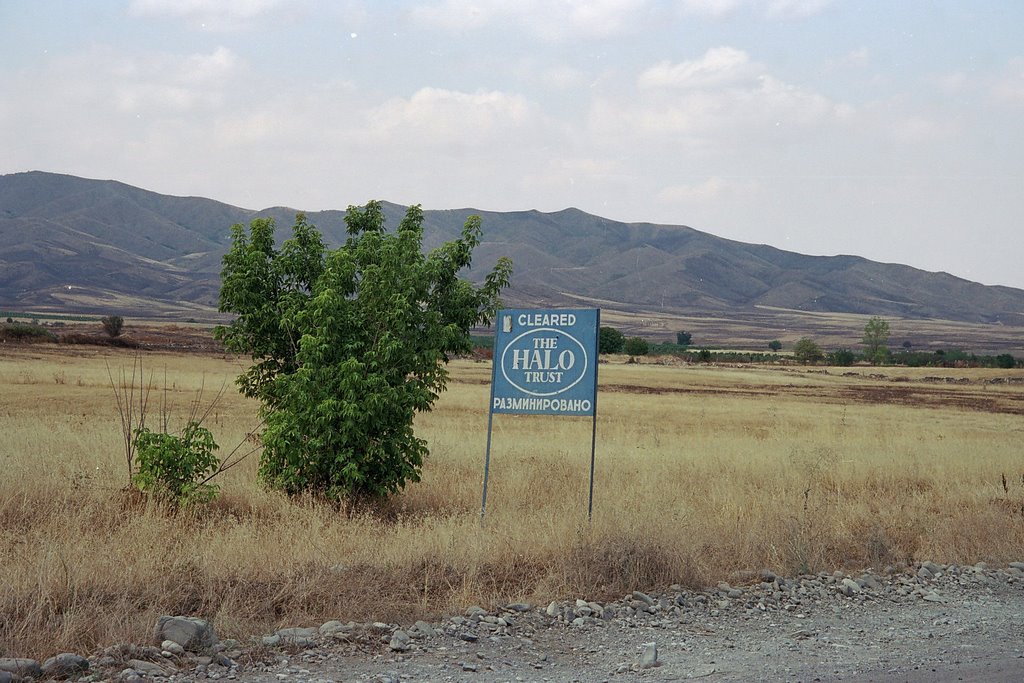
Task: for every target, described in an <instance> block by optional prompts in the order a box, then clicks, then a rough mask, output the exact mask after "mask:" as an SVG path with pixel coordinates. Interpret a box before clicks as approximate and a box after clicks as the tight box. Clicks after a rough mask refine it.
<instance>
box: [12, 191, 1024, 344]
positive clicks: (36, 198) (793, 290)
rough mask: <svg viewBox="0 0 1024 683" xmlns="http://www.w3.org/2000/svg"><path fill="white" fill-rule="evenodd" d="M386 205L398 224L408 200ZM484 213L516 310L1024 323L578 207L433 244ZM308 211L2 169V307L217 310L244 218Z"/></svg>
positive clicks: (964, 301)
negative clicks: (478, 223)
mask: <svg viewBox="0 0 1024 683" xmlns="http://www.w3.org/2000/svg"><path fill="white" fill-rule="evenodd" d="M385 208H386V213H387V215H388V219H389V224H390V225H394V224H396V223H397V221H398V219H399V218H400V216H401V215H402V212H403V208H402V207H400V206H397V205H393V204H386V205H385ZM473 213H477V214H480V215H481V216H482V218H483V225H484V240H485V241H484V242H483V243H482V244H481V246H480V248H479V250H478V252H477V254H476V255H475V263H477V264H479V265H480V266H486V265H487V264H490V263H493V261H494V260H495V259H496V258H497V257H499V256H506V255H507V256H511V257H512V259H513V261H514V263H515V275H514V277H513V283H512V287H511V289H510V291H509V292H508V294H507V296H506V299H507V301H508V302H509V303H513V304H517V305H524V306H525V305H529V306H542V305H552V306H557V305H581V304H586V303H587V302H597V303H598V304H599V305H601V306H602V307H608V308H612V309H615V310H618V311H622V312H627V313H628V312H641V311H642V312H645V313H656V314H661V315H675V314H678V315H722V314H739V313H751V312H755V311H766V310H776V309H782V310H786V311H803V312H820V313H837V314H863V315H883V316H891V317H898V318H907V319H942V320H950V321H959V322H964V323H984V324H991V323H994V324H1001V325H1011V326H1024V290H1019V289H1013V288H1009V287H992V286H985V285H981V284H977V283H974V282H970V281H967V280H964V279H962V278H957V277H954V276H952V275H949V274H945V273H930V272H925V271H921V270H917V269H915V268H911V267H909V266H904V265H893V264H882V263H877V262H873V261H869V260H867V259H864V258H860V257H857V256H831V257H822V256H805V255H801V254H796V253H793V252H787V251H782V250H780V249H776V248H774V247H771V246H767V245H754V244H745V243H741V242H735V241H732V240H727V239H722V238H719V237H715V236H714V235H710V234H708V233H704V232H700V231H698V230H694V229H692V228H689V227H685V226H668V225H653V224H647V223H620V222H616V221H611V220H608V219H605V218H601V217H598V216H593V215H590V214H587V213H584V212H582V211H579V210H577V209H565V210H563V211H558V212H555V213H541V212H538V211H520V212H506V213H497V212H487V211H475V210H472V209H458V210H443V211H426V212H425V224H426V238H425V241H426V246H427V247H428V248H431V247H433V246H436V245H438V244H440V243H441V242H443V241H445V240H447V239H450V238H451V237H452V236H454V235H456V234H457V233H458V232H459V230H460V229H461V226H462V224H463V223H464V221H465V219H466V218H467V217H468V216H469V215H471V214H473ZM294 214H295V210H294V209H288V208H283V207H274V208H269V209H264V210H261V211H254V210H251V209H243V208H239V207H234V206H230V205H227V204H222V203H220V202H216V201H213V200H210V199H205V198H199V197H170V196H166V195H161V194H157V193H154V192H149V191H147V190H142V189H139V188H135V187H132V186H130V185H125V184H123V183H119V182H114V181H102V180H87V179H82V178H76V177H73V176H67V175H56V174H51V173H42V172H31V173H18V174H12V175H5V176H0V307H2V308H5V309H16V310H20V309H44V310H65V311H80V312H109V311H111V310H118V311H122V312H124V313H125V314H142V313H148V314H160V313H166V314H169V315H170V314H181V313H184V312H188V311H192V312H207V313H208V312H210V311H212V310H213V309H214V308H215V307H216V299H217V289H218V286H219V278H218V274H219V271H220V260H221V257H222V255H223V254H224V252H225V250H226V249H227V247H228V245H229V237H230V226H231V225H232V224H234V223H247V222H248V221H249V220H251V219H252V218H254V217H256V216H259V215H269V216H273V217H274V218H275V220H276V221H277V223H278V226H279V237H280V238H284V237H287V236H288V227H289V226H290V225H291V221H292V219H293V218H294ZM309 218H310V220H311V221H312V222H313V223H314V224H315V225H317V227H319V228H320V230H321V231H322V232H323V233H324V235H325V237H326V239H327V241H328V242H329V243H331V244H338V243H340V242H341V241H342V240H344V237H345V230H344V212H343V211H324V212H312V213H310V214H309ZM481 270H482V269H481ZM475 274H476V271H471V272H470V276H471V277H472V276H473V275H475Z"/></svg>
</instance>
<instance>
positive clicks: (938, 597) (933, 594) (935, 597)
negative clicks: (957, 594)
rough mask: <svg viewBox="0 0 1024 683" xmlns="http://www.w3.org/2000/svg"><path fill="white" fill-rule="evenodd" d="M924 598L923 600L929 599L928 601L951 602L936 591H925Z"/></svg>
mask: <svg viewBox="0 0 1024 683" xmlns="http://www.w3.org/2000/svg"><path fill="white" fill-rule="evenodd" d="M922 599H923V600H927V601H928V602H939V603H943V602H949V600H947V599H946V598H945V597H944V596H942V595H939V594H938V593H936V592H935V591H931V592H929V593H925V594H924V595H923V596H922Z"/></svg>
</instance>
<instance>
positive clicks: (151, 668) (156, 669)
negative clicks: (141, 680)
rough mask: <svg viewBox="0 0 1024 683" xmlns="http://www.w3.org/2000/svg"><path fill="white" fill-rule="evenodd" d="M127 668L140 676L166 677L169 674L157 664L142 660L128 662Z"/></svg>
mask: <svg viewBox="0 0 1024 683" xmlns="http://www.w3.org/2000/svg"><path fill="white" fill-rule="evenodd" d="M128 668H129V669H131V670H132V671H133V672H135V673H136V674H138V675H140V676H166V675H168V674H169V673H170V671H169V670H167V669H165V668H164V667H162V666H160V665H159V664H155V663H153V662H147V661H145V660H142V659H130V660H128ZM122 673H123V672H122ZM129 675H130V674H129ZM126 678H127V676H126Z"/></svg>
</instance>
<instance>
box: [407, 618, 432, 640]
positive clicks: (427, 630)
mask: <svg viewBox="0 0 1024 683" xmlns="http://www.w3.org/2000/svg"><path fill="white" fill-rule="evenodd" d="M412 627H413V629H415V630H416V632H417V633H419V634H420V635H421V636H423V637H424V638H433V637H434V636H436V635H437V629H435V628H434V627H433V626H431V625H430V624H428V623H427V622H425V621H423V620H422V619H421V620H419V621H417V622H416V623H415V624H413V625H412Z"/></svg>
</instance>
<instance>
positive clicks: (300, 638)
mask: <svg viewBox="0 0 1024 683" xmlns="http://www.w3.org/2000/svg"><path fill="white" fill-rule="evenodd" d="M274 635H276V636H278V637H279V638H280V640H279V643H280V644H282V645H296V646H298V647H308V646H310V645H315V644H316V637H317V636H318V635H320V629H318V628H295V627H292V628H282V629H278V631H277V633H275V634H274Z"/></svg>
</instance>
